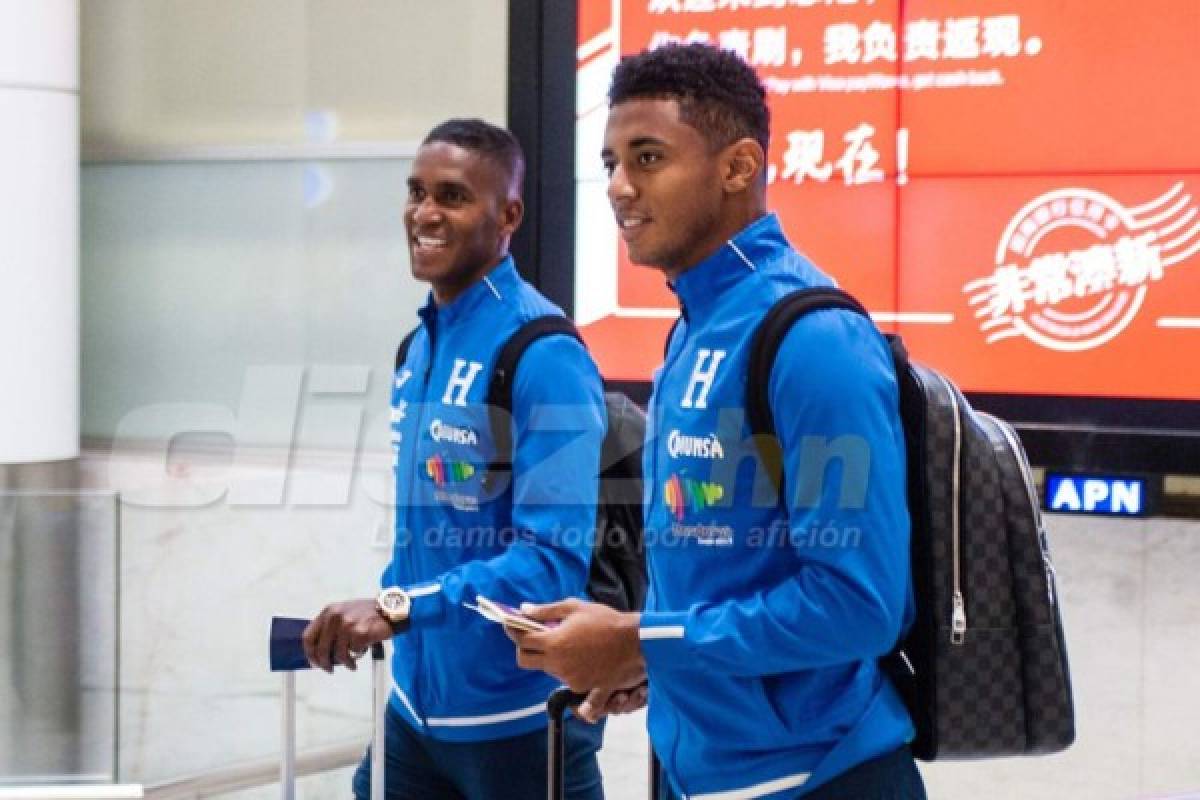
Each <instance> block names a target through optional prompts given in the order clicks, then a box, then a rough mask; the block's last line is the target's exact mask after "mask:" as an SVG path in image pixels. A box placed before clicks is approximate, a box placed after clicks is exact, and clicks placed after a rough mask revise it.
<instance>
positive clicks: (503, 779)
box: [354, 706, 604, 800]
mask: <svg viewBox="0 0 1200 800" xmlns="http://www.w3.org/2000/svg"><path fill="white" fill-rule="evenodd" d="M564 728H565V751H566V763H565V766H564V770H563V773H564V782H565V784H566V797H567V800H604V788H603V786H602V785H601V783H600V765H599V764H598V763H597V761H596V751H597V750H599V749H600V743H601V740H602V738H603V735H604V725H603V724H600V725H589V724H587V723H586V722H582V721H580V720H578V719H576V718H574V717H568V718H567V721H566V724H565V726H564ZM386 738H387V741H386V744H385V747H384V759H385V761H384V779H385V787H386V792H385V794H386V800H526V798H528V800H541V798H544V797H545V796H546V782H547V781H546V777H547V776H546V759H547V751H546V748H547V743H546V730H545V729H544V728H543V729H541V730H537V731H534V732H533V733H527V734H525V735H523V736H514V737H512V738H510V739H496V740H493V741H486V742H442V741H438V740H437V739H434V738H432V737H429V736H425V735H423V734H420V733H418V732H417V731H415V730H413V728H412V726H410V725H409V724H408V723H407V722H405V721H404V718H403V717H401V716H400V715H399V714H397V713H396V712H395V711H393V710H392V709H391V707H390V706H389V707H388V710H387V731H386ZM354 796H355V798H357V800H369V798H370V796H371V751H370V749H369V748H368V750H367V755H366V756H364V758H363V760H362V763H361V764H359V765H358V770H357V771H356V772H355V773H354Z"/></svg>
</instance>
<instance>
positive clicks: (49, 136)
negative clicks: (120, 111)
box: [0, 0, 79, 464]
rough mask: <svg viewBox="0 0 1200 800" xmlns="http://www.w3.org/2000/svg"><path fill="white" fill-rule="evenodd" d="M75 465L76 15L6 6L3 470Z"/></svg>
mask: <svg viewBox="0 0 1200 800" xmlns="http://www.w3.org/2000/svg"><path fill="white" fill-rule="evenodd" d="M78 455H79V9H78V6H77V3H76V0H0V464H22V463H31V462H42V461H61V460H66V459H73V458H77V457H78Z"/></svg>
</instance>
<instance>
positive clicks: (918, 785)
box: [662, 746, 927, 800]
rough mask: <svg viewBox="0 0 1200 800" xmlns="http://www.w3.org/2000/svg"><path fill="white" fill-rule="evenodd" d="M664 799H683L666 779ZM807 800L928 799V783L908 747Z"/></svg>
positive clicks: (847, 775) (852, 772)
mask: <svg viewBox="0 0 1200 800" xmlns="http://www.w3.org/2000/svg"><path fill="white" fill-rule="evenodd" d="M662 784H663V798H662V800H679V798H678V797H677V796H676V795H675V794H674V793H673V792H672V791H671V787H670V785H669V784H668V783H667V781H666V780H665V779H664V780H663V782H662ZM793 797H796V798H803V800H927V799H926V796H925V784H924V782H923V781H922V780H921V773H919V772H917V765H916V763H915V762H914V761H913V757H912V753H910V752H909V750H908V747H907V746H906V747H901V748H900V749H898V750H893V751H892V752H890V753H887V754H886V755H882V756H880V757H879V758H873V759H871V760H870V761H864V762H863V763H861V764H859V765H858V766H856V767H852V768H850V769H848V770H847V771H845V772H843V773H842V774H841V775H838V776H837V777H836V778H834V779H833V780H831V781H829V782H828V783H826V784H823V785H821V786H818V787H817V788H815V789H813V790H812V791H810V792H807V793H805V792H803V791H801V792H800V793H798V794H795V795H793Z"/></svg>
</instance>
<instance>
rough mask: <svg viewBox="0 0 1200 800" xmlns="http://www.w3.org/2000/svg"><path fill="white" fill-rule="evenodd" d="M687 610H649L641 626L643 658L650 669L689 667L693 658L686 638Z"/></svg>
mask: <svg viewBox="0 0 1200 800" xmlns="http://www.w3.org/2000/svg"><path fill="white" fill-rule="evenodd" d="M687 619H688V612H686V611H645V612H642V616H641V622H640V623H639V626H638V638H639V639H640V640H641V645H642V657H643V658H645V659H646V664H647V666H651V667H657V668H662V669H672V668H675V667H680V666H686V665H687V664H688V663H690V662H691V660H692V656H691V653H690V648H689V647H688V644H687V640H686V639H685V638H684V634H685V632H686V627H687Z"/></svg>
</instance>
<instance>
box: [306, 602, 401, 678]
mask: <svg viewBox="0 0 1200 800" xmlns="http://www.w3.org/2000/svg"><path fill="white" fill-rule="evenodd" d="M390 638H392V626H391V625H390V624H389V623H388V621H387V620H386V619H384V618H383V615H381V614H380V613H379V611H378V610H377V609H376V607H375V598H374V597H361V598H358V599H357V600H347V601H346V602H344V603H334V604H333V605H329V606H326V607H325V608H324V609H322V610H321V613H320V614H317V618H316V619H314V620H313V621H312V622H310V623H308V627H307V628H305V629H304V655H305V656H307V657H308V661H309V663H310V664H312V665H313V666H314V667H316V668H317V669H323V670H325V671H326V672H333V668H334V666H335V665H337V664H341V665H342V666H345V667H349V668H350V669H351V670H353V669H354V668H355V663H354V662H355V659H357V658H358V657H360V656H361V655H362V654H363V653H365V652H366V651H367V649H368V648H370V646H371V645H373V644H375V643H376V642H384V641H387V640H388V639H390Z"/></svg>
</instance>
